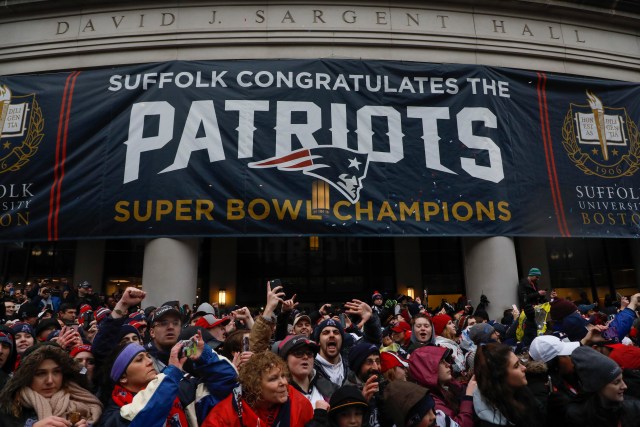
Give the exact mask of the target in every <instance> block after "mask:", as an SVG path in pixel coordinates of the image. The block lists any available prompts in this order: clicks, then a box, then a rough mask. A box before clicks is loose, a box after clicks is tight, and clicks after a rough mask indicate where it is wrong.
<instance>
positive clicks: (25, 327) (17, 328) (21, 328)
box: [11, 322, 36, 338]
mask: <svg viewBox="0 0 640 427" xmlns="http://www.w3.org/2000/svg"><path fill="white" fill-rule="evenodd" d="M11 331H12V332H13V336H14V337H15V336H16V335H17V334H19V333H20V332H26V333H28V334H29V335H31V336H32V337H34V338H35V336H36V332H35V331H34V330H33V327H32V326H31V325H30V324H28V323H24V322H18V323H16V324H15V325H13V326H12V327H11Z"/></svg>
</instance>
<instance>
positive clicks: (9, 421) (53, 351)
mask: <svg viewBox="0 0 640 427" xmlns="http://www.w3.org/2000/svg"><path fill="white" fill-rule="evenodd" d="M47 359H50V360H53V361H54V362H55V363H57V364H58V366H60V368H61V371H62V377H63V382H62V389H63V390H67V392H68V393H71V392H70V391H69V390H71V388H66V387H68V386H69V385H70V383H74V384H75V385H76V386H78V387H82V388H84V389H87V382H86V378H85V376H84V375H82V374H81V373H80V368H79V366H78V364H77V363H76V362H75V361H74V360H73V359H71V357H70V356H69V354H68V353H67V352H66V351H64V350H63V349H61V348H60V347H58V346H54V345H42V346H41V347H39V348H37V349H36V350H33V351H32V352H31V353H30V354H29V357H26V358H25V359H24V360H23V361H22V363H21V365H20V367H19V368H18V370H16V372H15V373H14V375H13V377H12V378H11V379H10V380H9V381H8V383H7V384H6V385H5V386H4V387H3V389H2V392H1V393H0V412H1V413H0V425H2V426H4V425H8V426H13V425H19V426H24V425H32V424H33V423H34V422H36V421H38V416H37V414H36V412H35V411H34V410H32V409H31V408H28V407H26V406H24V405H20V413H19V414H14V413H13V406H14V402H15V397H16V396H17V395H18V392H19V391H20V390H21V389H22V388H23V387H31V384H32V381H33V377H34V374H35V372H36V370H37V369H38V367H39V366H40V364H41V363H42V362H43V361H45V360H47ZM86 392H87V394H89V392H88V390H87V391H86ZM71 399H72V400H73V397H71ZM66 403H69V402H66ZM94 403H95V405H96V406H99V407H100V409H101V408H102V405H101V404H100V403H99V402H98V399H97V398H96V401H95V402H94ZM95 414H96V418H97V416H99V414H97V412H96V413H95Z"/></svg>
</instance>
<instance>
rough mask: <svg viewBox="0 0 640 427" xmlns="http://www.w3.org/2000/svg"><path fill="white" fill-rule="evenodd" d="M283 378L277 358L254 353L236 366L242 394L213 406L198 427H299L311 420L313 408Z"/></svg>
mask: <svg viewBox="0 0 640 427" xmlns="http://www.w3.org/2000/svg"><path fill="white" fill-rule="evenodd" d="M287 376H288V370H287V365H286V364H285V363H284V361H283V360H282V359H281V358H280V357H278V356H276V355H275V354H274V353H271V352H269V351H265V352H262V353H257V354H254V355H253V356H252V357H251V359H249V361H248V362H247V363H244V364H243V365H242V366H240V385H241V387H242V391H241V392H240V391H239V390H238V389H236V390H234V391H233V393H232V394H231V395H229V396H228V397H227V398H226V399H225V400H223V401H222V402H220V403H219V404H218V405H217V406H216V407H214V408H213V410H212V411H211V412H210V413H209V415H208V416H207V418H206V420H205V422H204V424H203V425H202V427H218V426H220V427H222V426H224V427H241V426H257V425H261V426H265V427H271V426H277V425H281V426H283V425H287V426H289V427H303V426H304V425H305V424H306V423H307V422H309V421H310V420H311V419H312V418H313V408H312V406H311V403H309V400H307V398H305V397H304V396H303V395H302V394H301V393H300V392H299V391H297V390H296V389H295V388H294V387H292V386H291V385H289V383H288V381H287Z"/></svg>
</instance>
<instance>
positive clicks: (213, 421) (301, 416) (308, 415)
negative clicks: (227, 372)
mask: <svg viewBox="0 0 640 427" xmlns="http://www.w3.org/2000/svg"><path fill="white" fill-rule="evenodd" d="M288 387H289V399H288V400H287V402H286V403H284V404H282V405H281V406H280V410H279V411H278V413H279V415H285V414H286V413H287V412H288V413H289V419H288V420H287V421H288V427H304V425H305V424H306V423H308V422H309V421H311V419H312V418H313V408H312V407H311V403H309V401H308V400H307V398H306V397H304V396H303V395H302V394H301V393H300V392H299V391H297V390H296V389H295V388H293V387H292V386H291V385H289V386H288ZM287 421H281V423H280V425H287ZM267 425H268V423H267V422H266V421H265V420H263V419H261V418H259V417H258V415H257V414H256V412H255V411H254V410H253V408H251V407H250V406H249V404H248V403H247V402H246V401H245V400H244V399H242V423H240V418H239V417H238V408H237V406H236V402H235V399H234V395H233V393H232V394H230V395H229V396H227V398H226V399H224V400H223V401H222V402H220V404H218V405H217V406H216V407H215V408H213V410H212V411H211V412H210V413H209V415H208V416H207V418H206V419H205V420H204V423H203V424H202V427H266V426H267ZM274 425H275V423H274Z"/></svg>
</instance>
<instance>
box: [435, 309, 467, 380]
mask: <svg viewBox="0 0 640 427" xmlns="http://www.w3.org/2000/svg"><path fill="white" fill-rule="evenodd" d="M431 321H432V322H433V330H434V332H435V334H436V345H439V346H441V347H447V348H449V349H450V350H451V355H452V357H453V359H452V362H453V363H452V365H451V368H452V369H453V376H454V377H456V378H460V377H462V376H463V375H464V374H466V372H467V362H466V360H465V358H464V352H463V351H462V348H461V347H460V344H459V343H458V337H457V331H456V326H455V325H454V323H453V319H451V317H450V316H448V315H446V314H439V315H437V316H433V319H431Z"/></svg>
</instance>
